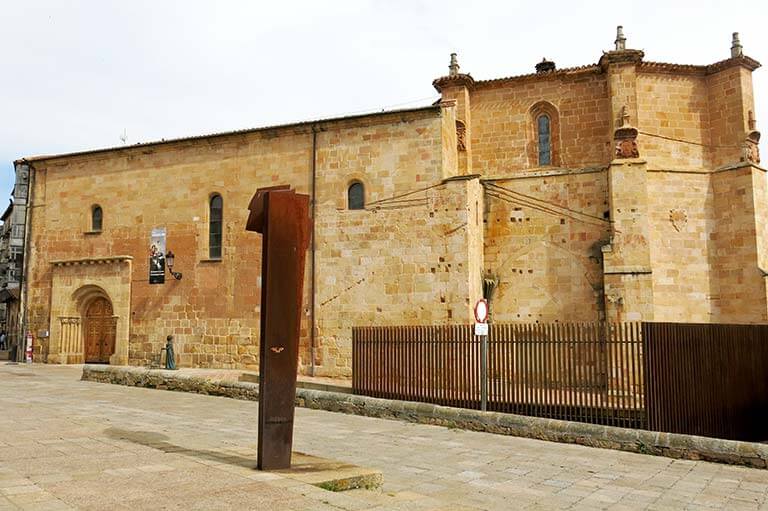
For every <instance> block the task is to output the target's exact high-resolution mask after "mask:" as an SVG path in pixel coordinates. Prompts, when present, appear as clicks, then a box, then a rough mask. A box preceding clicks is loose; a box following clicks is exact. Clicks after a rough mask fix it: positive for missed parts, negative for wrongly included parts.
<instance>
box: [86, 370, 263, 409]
mask: <svg viewBox="0 0 768 511" xmlns="http://www.w3.org/2000/svg"><path fill="white" fill-rule="evenodd" d="M82 379H83V380H87V381H96V382H100V383H114V384H117V385H128V386H131V387H147V388H150V389H161V390H176V391H179V392H194V393H197V394H207V395H211V396H224V397H233V398H235V399H245V400H250V401H258V400H259V385H258V384H257V383H248V382H238V381H222V380H210V379H206V378H201V377H199V376H190V375H187V374H183V373H177V372H176V371H167V370H165V369H147V368H144V367H128V366H117V367H116V366H91V365H85V366H83V376H82Z"/></svg>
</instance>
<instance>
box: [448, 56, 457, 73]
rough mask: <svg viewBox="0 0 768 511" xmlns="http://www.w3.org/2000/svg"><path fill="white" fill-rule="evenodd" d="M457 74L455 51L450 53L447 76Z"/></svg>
mask: <svg viewBox="0 0 768 511" xmlns="http://www.w3.org/2000/svg"><path fill="white" fill-rule="evenodd" d="M458 74H459V60H458V59H457V58H456V54H455V53H451V64H450V65H449V66H448V76H458Z"/></svg>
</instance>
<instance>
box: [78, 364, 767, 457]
mask: <svg viewBox="0 0 768 511" xmlns="http://www.w3.org/2000/svg"><path fill="white" fill-rule="evenodd" d="M82 379H83V380H86V381H94V382H101V383H114V384H118V385H129V386H134V387H148V388H156V389H164V390H176V391H181V392H195V393H198V394H208V395H213V396H226V397H232V398H236V399H245V400H251V401H257V400H258V397H259V386H258V384H256V383H248V382H225V381H211V380H206V379H204V378H200V377H195V376H189V375H184V374H179V373H176V372H174V371H166V370H159V369H146V368H142V367H110V366H89V365H86V366H84V367H83V376H82ZM296 405H297V406H302V407H305V408H312V409H316V410H327V411H331V412H342V413H348V414H354V415H364V416H367V417H377V418H382V419H397V420H404V421H408V422H415V423H419V424H433V425H438V426H446V427H449V428H459V429H467V430H472V431H483V432H487V433H496V434H500V435H510V436H518V437H525V438H534V439H538V440H548V441H552V442H562V443H568V444H579V445H585V446H589V447H600V448H603V449H616V450H620V451H628V452H635V453H641V454H653V455H656V456H666V457H669V458H678V459H689V460H706V461H714V462H717V463H729V464H734V465H746V466H748V467H754V468H762V469H765V468H766V466H767V464H766V462H767V461H768V445H764V444H759V443H753V442H740V441H735V440H721V439H717V438H707V437H701V436H694V435H682V434H677V433H661V432H657V431H645V430H640V429H627V428H618V427H614V426H601V425H597V424H587V423H583V422H571V421H562V420H557V419H543V418H539V417H526V416H522V415H513V414H507V413H497V412H481V411H478V410H468V409H463V408H451V407H448V406H439V405H433V404H429V403H416V402H410V401H396V400H390V399H379V398H373V397H367V396H358V395H354V394H343V393H339V392H327V391H322V390H313V389H302V388H298V389H296Z"/></svg>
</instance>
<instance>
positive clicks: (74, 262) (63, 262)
mask: <svg viewBox="0 0 768 511" xmlns="http://www.w3.org/2000/svg"><path fill="white" fill-rule="evenodd" d="M130 261H133V256H129V255H118V256H107V257H85V258H81V259H60V260H56V261H51V264H52V265H53V266H79V265H86V264H115V263H124V262H130Z"/></svg>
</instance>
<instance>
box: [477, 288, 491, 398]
mask: <svg viewBox="0 0 768 511" xmlns="http://www.w3.org/2000/svg"><path fill="white" fill-rule="evenodd" d="M487 321H488V301H487V300H478V301H477V303H476V304H475V337H479V338H480V410H481V411H483V412H484V411H486V409H487V408H488V323H487Z"/></svg>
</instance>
